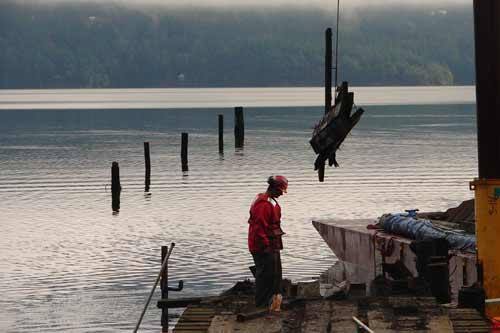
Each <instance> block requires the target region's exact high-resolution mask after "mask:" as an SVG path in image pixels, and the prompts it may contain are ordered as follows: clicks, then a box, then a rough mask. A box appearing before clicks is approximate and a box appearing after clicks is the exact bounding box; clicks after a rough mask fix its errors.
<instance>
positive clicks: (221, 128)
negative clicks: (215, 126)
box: [219, 114, 224, 154]
mask: <svg viewBox="0 0 500 333" xmlns="http://www.w3.org/2000/svg"><path fill="white" fill-rule="evenodd" d="M219 154H224V115H222V114H220V115H219Z"/></svg>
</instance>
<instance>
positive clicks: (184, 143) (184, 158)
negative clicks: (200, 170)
mask: <svg viewBox="0 0 500 333" xmlns="http://www.w3.org/2000/svg"><path fill="white" fill-rule="evenodd" d="M181 163H182V171H183V172H184V171H189V168H188V133H182V138H181Z"/></svg>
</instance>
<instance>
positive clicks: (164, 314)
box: [160, 246, 168, 332]
mask: <svg viewBox="0 0 500 333" xmlns="http://www.w3.org/2000/svg"><path fill="white" fill-rule="evenodd" d="M167 253H168V246H162V247H161V262H162V263H163V261H164V260H165V257H166V256H167ZM160 289H161V299H168V263H167V264H165V268H164V269H163V272H162V275H161V282H160ZM161 331H162V332H168V308H167V307H165V308H162V309H161Z"/></svg>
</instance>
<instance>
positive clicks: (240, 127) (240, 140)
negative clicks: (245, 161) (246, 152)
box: [234, 106, 245, 148]
mask: <svg viewBox="0 0 500 333" xmlns="http://www.w3.org/2000/svg"><path fill="white" fill-rule="evenodd" d="M244 141H245V125H244V121H243V107H241V106H237V107H235V108H234V145H235V147H236V148H243V145H244Z"/></svg>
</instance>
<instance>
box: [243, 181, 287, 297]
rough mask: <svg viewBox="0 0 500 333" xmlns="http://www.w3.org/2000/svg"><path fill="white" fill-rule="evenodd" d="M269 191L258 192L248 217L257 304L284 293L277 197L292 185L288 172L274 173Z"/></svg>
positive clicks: (279, 209)
mask: <svg viewBox="0 0 500 333" xmlns="http://www.w3.org/2000/svg"><path fill="white" fill-rule="evenodd" d="M267 183H268V184H269V186H268V188H267V191H266V192H265V193H260V194H258V195H257V197H256V198H255V200H254V201H253V203H252V206H251V207H250V218H249V219H248V224H249V227H248V249H249V250H250V253H251V254H252V256H253V260H254V262H255V271H256V272H255V289H256V290H255V305H256V306H258V307H262V306H268V305H269V304H270V302H271V299H272V298H273V295H277V294H280V293H281V290H280V289H281V279H282V277H281V257H280V250H282V249H283V243H282V241H281V236H282V235H283V234H284V232H283V231H282V230H281V226H280V224H281V207H280V205H279V204H278V201H276V199H277V198H278V197H279V196H281V195H282V194H283V193H286V191H287V188H288V180H287V179H286V178H285V177H284V176H271V177H269V179H268V180H267Z"/></svg>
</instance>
